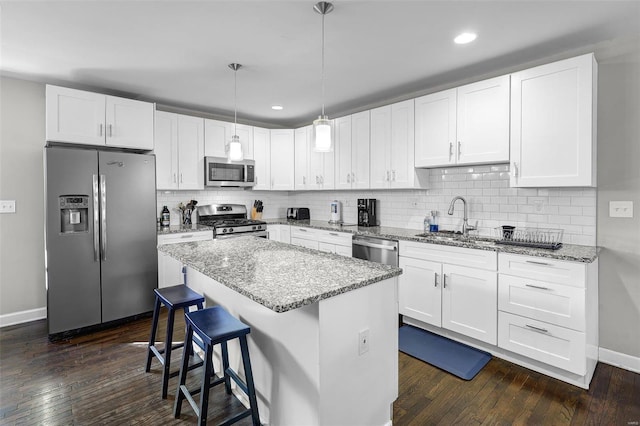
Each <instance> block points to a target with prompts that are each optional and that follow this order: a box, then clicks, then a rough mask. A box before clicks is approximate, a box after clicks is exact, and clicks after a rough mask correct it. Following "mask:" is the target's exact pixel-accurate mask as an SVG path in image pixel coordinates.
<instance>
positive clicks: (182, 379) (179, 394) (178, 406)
mask: <svg viewBox="0 0 640 426" xmlns="http://www.w3.org/2000/svg"><path fill="white" fill-rule="evenodd" d="M191 339H193V329H192V328H191V327H189V326H188V325H187V332H186V336H185V337H184V342H185V344H184V348H183V349H182V364H181V365H180V375H179V378H178V390H177V391H176V402H175V405H174V406H173V416H174V417H175V418H176V419H177V418H180V411H181V410H182V401H183V400H184V392H186V389H185V390H183V389H182V387H183V386H185V383H186V382H187V373H188V372H189V357H188V354H187V351H188V349H187V342H191Z"/></svg>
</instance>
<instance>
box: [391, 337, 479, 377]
mask: <svg viewBox="0 0 640 426" xmlns="http://www.w3.org/2000/svg"><path fill="white" fill-rule="evenodd" d="M398 336H399V342H398V347H399V349H400V351H402V352H404V353H406V354H407V355H411V356H412V357H414V358H418V359H420V360H422V361H424V362H426V363H429V364H431V365H433V366H435V367H438V368H440V369H442V370H444V371H447V372H449V373H451V374H453V375H455V376H458V377H460V378H461V379H464V380H471V379H473V377H474V376H475V375H476V374H478V372H479V371H480V370H482V367H484V366H485V365H487V363H488V362H489V360H491V354H489V353H487V352H484V351H480V350H478V349H475V348H472V347H470V346H467V345H463V344H462V343H458V342H455V341H453V340H449V339H447V338H446V337H442V336H438V335H437V334H433V333H430V332H428V331H425V330H422V329H419V328H416V327H412V326H410V325H403V326H402V327H400V330H399V331H398Z"/></svg>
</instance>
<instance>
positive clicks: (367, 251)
mask: <svg viewBox="0 0 640 426" xmlns="http://www.w3.org/2000/svg"><path fill="white" fill-rule="evenodd" d="M352 247H353V248H352V255H353V257H355V258H357V259H364V260H368V261H370V262H376V263H382V264H385V265H391V266H396V267H397V266H398V242H397V241H395V240H387V239H384V238H375V237H363V236H355V237H353V246H352Z"/></svg>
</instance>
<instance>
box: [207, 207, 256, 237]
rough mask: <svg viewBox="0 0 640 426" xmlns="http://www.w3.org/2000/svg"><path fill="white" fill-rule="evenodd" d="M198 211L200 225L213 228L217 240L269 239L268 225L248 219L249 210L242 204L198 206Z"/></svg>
mask: <svg viewBox="0 0 640 426" xmlns="http://www.w3.org/2000/svg"><path fill="white" fill-rule="evenodd" d="M197 211H198V223H199V224H201V225H207V226H211V227H213V228H214V237H215V238H231V237H239V236H241V235H253V236H256V237H263V238H266V237H267V223H266V222H264V221H261V220H253V219H247V208H246V206H244V205H242V204H209V205H204V206H198V207H197Z"/></svg>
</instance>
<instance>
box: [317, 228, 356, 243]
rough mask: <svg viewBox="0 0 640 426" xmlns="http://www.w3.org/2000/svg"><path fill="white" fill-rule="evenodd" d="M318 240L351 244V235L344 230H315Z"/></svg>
mask: <svg viewBox="0 0 640 426" xmlns="http://www.w3.org/2000/svg"><path fill="white" fill-rule="evenodd" d="M316 235H317V238H318V241H320V242H323V243H328V244H336V245H339V246H351V240H352V235H351V234H348V233H345V232H333V231H318V230H316Z"/></svg>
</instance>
